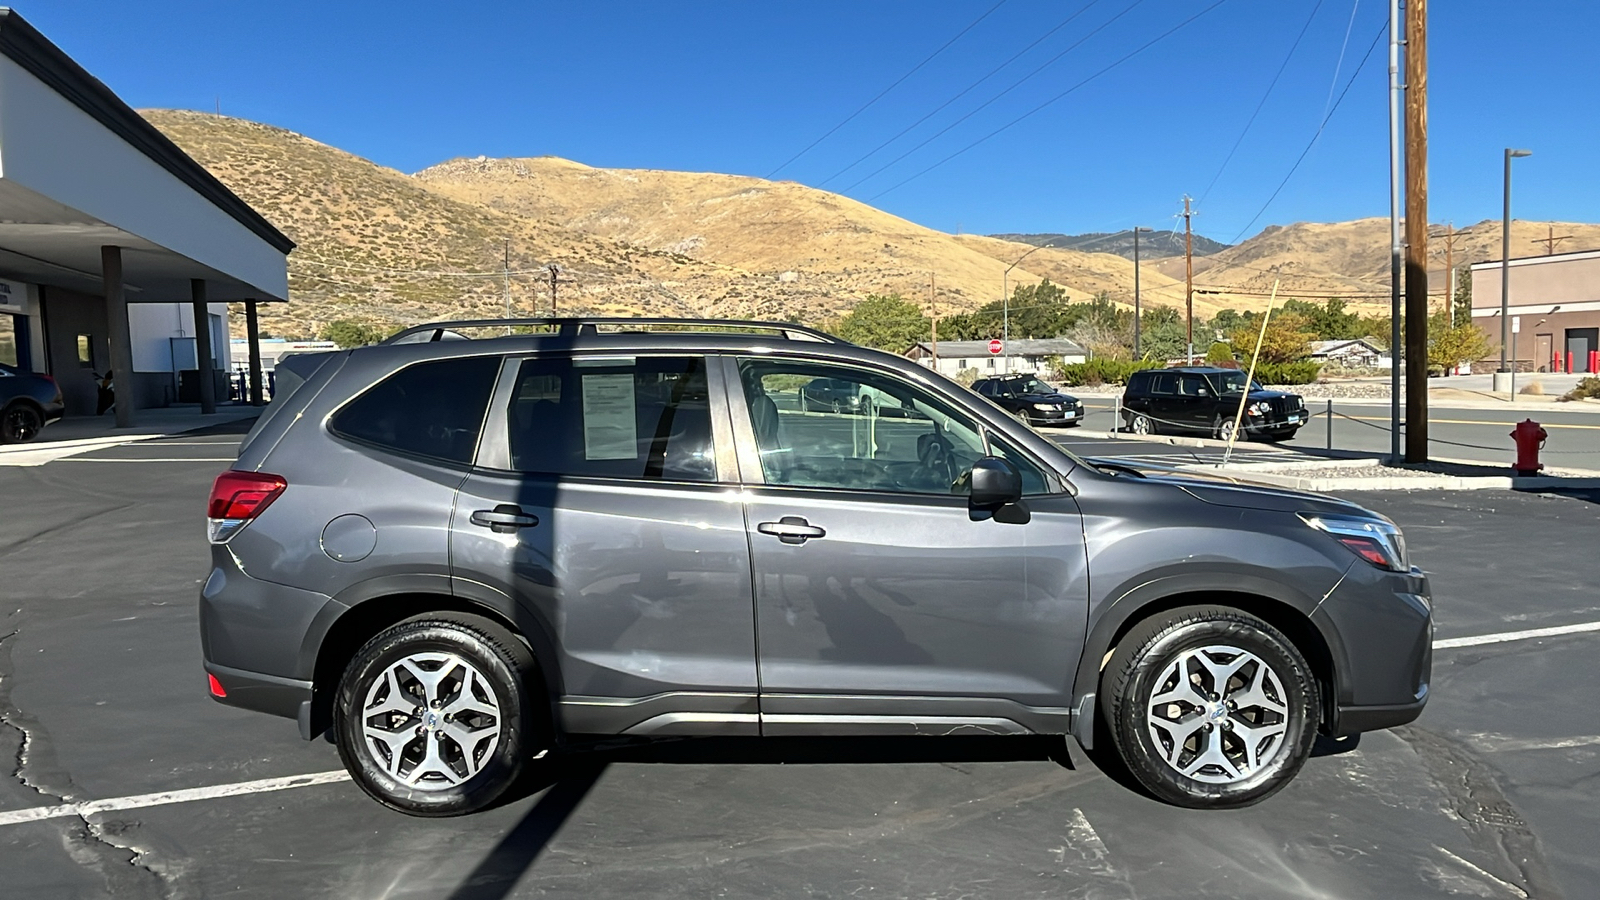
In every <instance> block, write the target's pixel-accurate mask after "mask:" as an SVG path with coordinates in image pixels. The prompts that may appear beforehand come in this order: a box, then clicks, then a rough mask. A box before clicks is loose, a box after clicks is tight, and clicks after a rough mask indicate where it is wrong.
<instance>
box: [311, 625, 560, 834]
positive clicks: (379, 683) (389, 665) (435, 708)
mask: <svg viewBox="0 0 1600 900" xmlns="http://www.w3.org/2000/svg"><path fill="white" fill-rule="evenodd" d="M538 683H539V681H538V676H537V673H536V670H535V667H534V664H533V658H532V655H531V654H530V653H529V652H528V650H527V648H526V647H524V646H523V645H522V644H521V643H520V642H519V641H517V639H516V638H514V637H512V636H511V635H510V634H509V633H507V632H506V631H505V630H504V629H502V628H500V627H499V626H498V625H495V624H494V623H492V622H490V621H488V620H486V619H482V618H479V617H477V616H466V615H461V616H456V615H448V614H439V615H435V616H426V617H421V618H418V619H413V620H409V621H406V622H401V623H400V624H398V625H395V626H393V627H391V628H389V629H387V630H385V631H383V632H381V633H379V634H378V635H377V636H376V637H374V638H373V639H372V640H370V641H368V642H367V643H366V645H365V646H363V647H362V648H361V649H360V650H359V651H357V652H356V655H355V658H354V659H352V660H351V661H350V665H349V666H348V667H347V668H346V669H345V672H344V677H343V678H342V679H341V680H340V682H339V693H338V696H337V698H336V700H335V710H334V728H335V733H336V734H337V735H338V743H339V757H340V758H341V759H342V760H343V761H344V764H345V768H346V769H348V770H349V771H350V775H351V777H352V778H353V779H354V780H355V782H356V784H357V785H359V786H360V787H361V789H362V790H364V791H366V792H367V794H368V795H370V796H371V797H372V798H373V799H375V800H377V801H378V802H379V803H382V804H383V805H385V806H388V807H390V808H391V809H396V810H399V811H400V812H403V813H408V814H410V815H414V816H457V815H464V814H466V813H471V812H476V811H478V810H480V809H483V808H484V807H486V806H489V805H490V804H492V803H493V802H494V801H495V800H497V799H499V797H500V796H501V794H503V793H504V792H505V791H506V789H507V788H509V787H511V785H512V784H514V783H515V782H517V780H518V779H519V778H520V777H521V775H522V773H523V771H524V768H525V767H526V765H527V763H528V761H529V759H530V758H532V757H534V756H535V754H540V753H541V751H543V750H547V749H549V731H550V730H549V727H548V724H547V722H548V716H547V715H546V713H545V711H544V710H543V709H542V707H541V706H540V704H541V703H542V702H543V698H542V695H540V694H538V693H535V692H534V691H532V690H531V688H533V687H535V686H536V685H537V684H538Z"/></svg>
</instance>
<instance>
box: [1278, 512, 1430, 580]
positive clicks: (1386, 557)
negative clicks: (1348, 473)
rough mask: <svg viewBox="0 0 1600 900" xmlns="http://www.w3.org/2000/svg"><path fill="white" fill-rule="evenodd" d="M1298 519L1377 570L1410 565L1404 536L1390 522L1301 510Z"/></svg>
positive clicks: (1406, 568)
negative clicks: (1321, 532)
mask: <svg viewBox="0 0 1600 900" xmlns="http://www.w3.org/2000/svg"><path fill="white" fill-rule="evenodd" d="M1300 518H1301V519H1302V520H1303V521H1304V522H1305V523H1306V524H1307V525H1310V526H1311V527H1312V528H1315V529H1317V530H1318V531H1323V532H1326V533H1327V534H1329V535H1331V536H1332V537H1333V539H1334V540H1336V541H1338V542H1339V543H1341V544H1343V545H1345V547H1347V548H1349V550H1350V552H1352V553H1354V554H1355V555H1357V556H1359V557H1361V558H1362V559H1364V560H1366V561H1367V562H1369V563H1372V564H1373V565H1375V566H1377V567H1378V568H1380V569H1389V570H1390V571H1394V572H1409V571H1411V564H1410V562H1409V561H1408V560H1407V559H1406V539H1405V537H1404V536H1403V535H1402V534H1401V533H1400V529H1399V528H1396V527H1395V525H1394V523H1393V522H1389V521H1385V520H1383V519H1371V518H1366V517H1364V516H1337V515H1331V516H1324V515H1317V514H1313V513H1301V514H1300Z"/></svg>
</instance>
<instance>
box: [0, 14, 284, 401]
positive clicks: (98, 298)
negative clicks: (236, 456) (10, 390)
mask: <svg viewBox="0 0 1600 900" xmlns="http://www.w3.org/2000/svg"><path fill="white" fill-rule="evenodd" d="M293 248H294V243H293V242H292V241H290V240H289V239H288V238H287V237H285V236H284V235H283V233H282V232H280V231H278V229H276V228H274V227H273V226H272V224H271V223H270V222H268V221H267V220H266V219H265V218H263V217H262V216H261V214H260V213H257V212H256V211H255V210H254V209H251V208H250V206H249V205H248V204H246V203H245V202H244V201H243V200H240V199H239V198H238V197H237V196H236V195H235V194H234V193H233V192H232V191H230V190H228V188H227V187H225V186H223V184H222V182H220V181H218V180H217V179H216V178H215V177H213V176H212V175H211V174H210V173H209V172H207V171H206V170H205V169H204V168H202V167H201V166H200V164H199V163H196V162H195V161H194V160H193V159H191V158H190V157H189V156H188V155H187V154H185V153H184V152H183V151H182V150H180V149H178V147H177V145H176V144H174V143H172V141H170V140H169V139H167V137H166V136H165V135H163V134H162V133H161V132H160V131H158V130H157V129H156V128H155V127H154V126H152V125H151V124H150V123H148V122H146V121H145V120H144V119H143V118H142V117H141V116H140V115H139V114H138V113H136V112H134V111H133V109H131V108H130V107H129V106H128V105H127V104H126V103H123V102H122V100H120V99H118V97H117V96H116V95H115V94H113V93H112V92H111V90H110V89H109V88H107V87H106V86H105V85H104V84H101V83H100V82H99V81H98V80H96V79H95V78H94V77H93V76H91V75H90V74H89V73H88V72H86V71H84V70H83V68H82V67H81V66H79V65H78V64H77V63H75V62H73V61H72V60H71V59H70V58H69V57H67V55H66V54H65V53H63V52H62V51H61V50H60V49H59V48H57V47H56V46H55V45H54V44H52V43H50V42H49V41H48V40H46V39H45V38H44V37H43V36H42V35H41V34H40V33H39V32H38V31H36V30H34V28H33V27H32V26H31V25H29V24H28V23H27V22H26V21H24V20H23V19H22V17H20V16H19V15H17V13H16V12H14V11H12V10H8V9H3V8H0V362H5V363H7V364H10V365H14V366H17V367H18V368H21V369H25V370H28V371H33V372H41V373H45V374H48V375H50V376H52V377H53V378H55V380H56V381H57V383H58V384H60V386H61V390H62V393H63V395H64V397H65V400H66V405H67V414H68V415H80V416H81V415H93V414H94V413H95V400H96V377H97V376H100V375H104V374H105V373H107V372H108V371H109V372H111V373H113V375H114V382H115V388H116V398H117V403H116V418H117V424H119V425H129V424H133V422H134V420H135V418H136V415H137V410H139V409H146V408H150V407H160V406H170V405H173V404H176V403H197V404H199V405H200V407H201V409H202V410H203V411H206V412H210V411H211V410H213V409H214V408H215V405H216V404H217V403H218V402H221V401H225V400H226V399H227V397H228V393H227V390H228V379H227V373H228V372H229V371H230V370H232V369H233V368H234V367H235V366H236V364H239V363H244V362H245V360H238V361H235V360H234V359H233V358H232V353H231V351H230V347H231V342H230V340H229V315H230V308H233V309H238V310H240V311H242V312H243V313H244V316H245V318H246V322H247V329H246V330H247V332H248V333H249V334H250V337H251V341H249V342H247V343H246V345H245V355H246V357H247V359H248V358H250V357H252V356H258V351H253V350H252V348H255V347H257V346H258V343H257V342H256V341H255V338H256V337H257V330H256V327H255V318H256V306H257V304H259V303H271V302H283V301H285V300H287V298H288V296H289V283H288V253H289V251H290V250H292V249H293ZM230 304H237V306H234V307H230ZM250 370H251V371H252V372H255V373H259V366H251V367H250ZM251 382H252V387H253V388H254V390H253V391H252V393H253V396H252V397H250V398H248V399H251V400H253V401H254V402H256V403H259V402H260V400H261V390H260V387H259V385H260V378H259V374H257V376H256V377H255V378H252V379H251Z"/></svg>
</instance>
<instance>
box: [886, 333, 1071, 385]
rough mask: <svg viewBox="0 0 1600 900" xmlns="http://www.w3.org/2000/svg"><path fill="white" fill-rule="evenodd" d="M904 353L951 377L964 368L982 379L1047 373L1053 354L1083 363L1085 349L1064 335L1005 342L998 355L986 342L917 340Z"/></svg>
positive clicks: (1064, 359) (909, 357) (1066, 359)
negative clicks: (1018, 373) (917, 341)
mask: <svg viewBox="0 0 1600 900" xmlns="http://www.w3.org/2000/svg"><path fill="white" fill-rule="evenodd" d="M905 356H906V358H907V359H913V360H916V361H917V362H918V363H919V364H920V365H923V366H927V367H928V368H930V369H934V370H935V371H937V372H938V373H939V374H941V375H946V376H949V377H951V378H954V377H956V376H957V375H959V374H960V373H961V372H963V371H965V370H967V369H976V370H977V372H978V377H980V378H982V377H985V376H989V375H1004V374H1006V373H1011V372H1024V373H1027V374H1031V375H1041V374H1049V368H1050V365H1051V363H1052V362H1053V360H1054V359H1055V358H1056V357H1059V358H1060V359H1061V361H1062V362H1069V363H1075V362H1083V361H1084V360H1085V359H1087V358H1088V357H1089V351H1087V350H1085V349H1083V347H1082V346H1080V345H1079V344H1077V343H1075V342H1073V341H1069V340H1067V339H1065V338H1048V339H1038V340H1020V339H1019V340H1012V341H1007V342H1006V344H1005V345H1004V346H1003V347H1002V348H1001V352H1000V353H998V354H996V353H990V352H989V342H988V341H940V342H939V343H937V344H934V343H932V342H930V341H921V342H919V343H917V344H915V345H913V346H912V347H911V349H910V350H907V351H906V353H905Z"/></svg>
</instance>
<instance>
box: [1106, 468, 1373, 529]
mask: <svg viewBox="0 0 1600 900" xmlns="http://www.w3.org/2000/svg"><path fill="white" fill-rule="evenodd" d="M1091 461H1093V460H1091ZM1104 461H1105V462H1107V463H1112V464H1115V465H1117V466H1122V467H1124V468H1134V469H1137V470H1138V471H1139V472H1141V473H1143V475H1144V479H1143V480H1144V481H1147V482H1150V483H1153V484H1163V485H1170V486H1172V487H1176V488H1178V489H1179V490H1181V491H1183V492H1184V493H1186V494H1188V495H1189V496H1191V497H1193V498H1195V499H1196V500H1199V501H1200V502H1202V503H1209V504H1211V505H1212V506H1228V507H1233V508H1235V509H1265V510H1272V511H1277V512H1321V513H1330V514H1332V513H1344V514H1346V515H1350V514H1361V515H1371V513H1370V512H1369V511H1368V510H1366V509H1364V508H1363V507H1361V506H1358V505H1356V504H1354V503H1351V502H1349V501H1348V500H1340V499H1339V498H1337V497H1329V496H1327V495H1326V494H1313V493H1311V492H1309V491H1296V490H1290V489H1289V488H1284V487H1279V486H1277V485H1271V484H1260V483H1257V482H1252V481H1248V480H1246V479H1242V478H1240V477H1239V476H1236V475H1223V474H1221V473H1217V472H1206V471H1195V470H1192V469H1178V468H1175V467H1172V466H1164V465H1160V464H1151V463H1147V462H1143V461H1140V460H1136V459H1132V458H1129V457H1112V458H1109V459H1106V460H1104Z"/></svg>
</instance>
